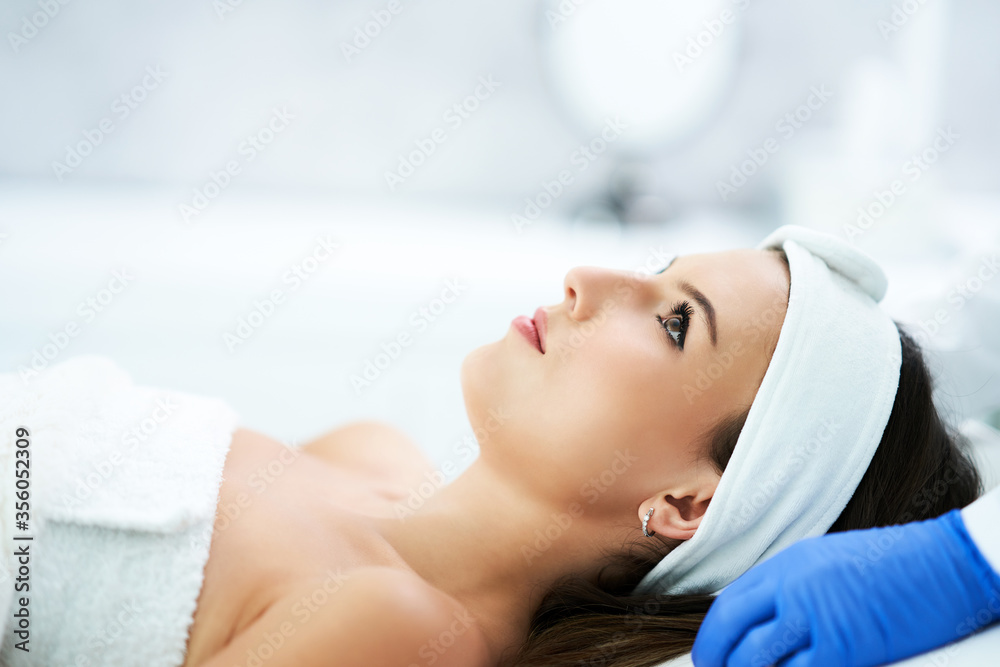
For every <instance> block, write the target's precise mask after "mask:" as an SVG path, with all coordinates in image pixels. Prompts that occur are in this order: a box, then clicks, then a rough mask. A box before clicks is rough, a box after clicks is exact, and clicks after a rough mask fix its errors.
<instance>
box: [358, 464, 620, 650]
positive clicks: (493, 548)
mask: <svg viewBox="0 0 1000 667" xmlns="http://www.w3.org/2000/svg"><path fill="white" fill-rule="evenodd" d="M586 507H588V505H587V504H586V503H583V502H578V503H576V504H575V505H573V506H572V507H571V503H570V502H567V503H566V504H565V506H556V505H555V504H554V503H553V501H550V500H545V499H541V498H536V497H532V495H531V494H529V493H526V492H525V491H524V490H522V489H520V488H518V487H517V485H516V484H513V483H511V482H510V480H507V479H505V478H503V477H502V476H501V475H499V474H498V473H497V472H496V471H495V470H493V469H491V468H490V466H489V465H487V464H485V463H483V460H482V458H480V459H478V460H477V461H476V462H475V463H473V464H472V466H471V467H470V468H469V469H468V470H466V471H465V472H464V473H463V474H462V475H461V476H460V477H458V478H457V479H455V480H454V481H453V482H451V483H450V484H448V485H446V486H444V487H442V488H441V489H439V490H438V491H437V492H436V493H435V494H434V495H432V496H431V497H430V498H428V499H427V500H426V501H425V502H424V504H423V506H421V507H420V508H419V509H417V510H415V511H414V512H413V514H411V515H408V516H406V517H403V518H402V519H399V518H386V519H379V520H377V522H376V523H377V526H378V530H379V532H380V533H381V535H382V536H383V537H384V538H385V539H386V541H388V542H389V544H390V545H391V546H392V547H393V548H394V549H395V550H396V552H397V553H399V555H400V556H401V557H402V558H403V560H405V561H406V562H407V563H408V564H409V566H410V567H411V568H413V570H414V571H415V572H416V573H417V574H419V575H420V576H421V577H422V578H424V579H425V580H426V581H427V582H428V583H430V584H431V585H433V586H434V587H436V588H438V589H439V590H441V591H443V592H445V593H447V594H449V595H451V596H452V597H453V598H455V599H456V600H458V601H459V602H460V603H462V604H463V605H465V606H466V607H467V608H468V609H469V610H470V612H471V613H473V614H474V615H477V617H478V618H479V619H480V620H481V621H482V622H483V624H484V629H485V630H487V631H489V626H490V625H492V626H493V628H502V630H495V633H502V634H505V635H506V636H507V638H508V639H509V640H511V641H513V640H514V637H517V636H520V637H522V638H523V634H524V633H526V632H527V629H528V624H529V621H530V615H531V613H532V612H533V611H534V610H535V608H536V607H537V606H538V604H539V603H540V602H541V599H542V597H544V595H545V593H546V592H547V591H548V590H549V589H550V588H551V586H552V585H553V583H554V582H555V581H556V580H557V579H558V578H559V577H561V576H565V575H567V574H575V575H580V576H583V577H586V578H589V579H591V580H592V579H593V578H594V577H595V576H596V573H597V571H598V569H599V568H600V565H601V563H600V560H601V559H602V557H603V556H604V555H605V554H606V551H604V550H602V548H608V549H617V548H620V546H621V543H622V539H623V538H624V535H625V534H626V532H623V531H621V530H620V529H619V530H617V531H615V530H609V529H608V528H607V525H606V524H607V522H604V525H598V522H597V521H596V520H595V519H594V518H592V517H589V516H588V514H587V512H586V511H585V508H586ZM616 540H617V541H616ZM477 612H478V613H477ZM494 619H495V620H494Z"/></svg>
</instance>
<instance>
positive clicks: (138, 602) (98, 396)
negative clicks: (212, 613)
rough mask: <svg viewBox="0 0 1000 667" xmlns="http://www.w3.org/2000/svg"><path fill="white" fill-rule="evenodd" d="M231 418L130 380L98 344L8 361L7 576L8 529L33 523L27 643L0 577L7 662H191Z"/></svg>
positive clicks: (0, 398)
mask: <svg viewBox="0 0 1000 667" xmlns="http://www.w3.org/2000/svg"><path fill="white" fill-rule="evenodd" d="M237 420H238V416H237V414H236V413H235V412H234V411H233V410H232V408H231V407H229V406H228V404H226V403H225V402H224V401H222V400H219V399H214V398H206V397H202V396H196V395H192V394H186V393H182V392H174V391H167V390H160V389H155V388H150V387H141V386H136V385H135V384H133V383H132V381H131V379H130V378H129V376H128V374H127V373H125V372H124V371H123V370H122V369H121V368H119V367H118V366H117V365H116V364H114V362H112V361H110V360H109V359H106V358H104V357H99V356H79V357H75V358H72V359H69V360H68V361H65V362H63V363H60V364H57V365H54V366H52V367H50V368H49V369H47V370H46V371H44V372H42V373H41V374H40V375H39V376H38V377H35V378H32V379H30V380H29V381H27V382H25V381H23V380H22V379H21V378H20V377H19V376H18V375H17V374H15V373H8V374H4V375H0V475H2V477H0V499H2V502H0V528H2V532H0V539H2V540H3V545H4V546H3V555H4V558H3V559H0V560H2V563H0V564H2V566H3V567H2V568H0V579H2V578H4V577H8V578H9V577H11V576H12V575H13V572H14V566H15V565H16V564H15V563H14V562H13V561H12V559H11V552H12V547H11V546H10V545H12V544H14V540H13V537H14V536H15V535H33V536H34V540H33V541H32V542H31V543H30V544H31V550H32V556H31V595H30V602H29V609H30V613H31V641H30V648H31V652H30V653H23V652H22V651H19V650H17V649H16V648H14V647H13V646H12V644H13V643H14V642H13V641H12V640H13V636H12V630H13V628H11V627H10V625H11V612H12V607H14V606H15V605H16V604H17V600H16V599H12V597H13V596H12V595H11V594H12V592H13V587H12V586H11V585H10V583H9V582H4V583H0V591H2V593H0V611H2V612H3V618H4V619H5V621H6V622H7V626H8V627H6V628H0V629H2V630H3V633H4V635H3V636H4V639H3V646H2V650H0V664H3V665H19V664H52V665H55V664H66V665H70V664H74V665H75V664H77V660H78V659H80V656H85V657H86V658H87V659H88V660H89V661H90V662H89V664H92V665H98V664H100V665H157V666H163V667H175V666H176V665H179V664H181V663H182V662H183V660H184V646H185V643H186V641H187V634H188V629H189V626H190V623H191V621H192V618H193V613H194V610H195V604H196V601H197V597H198V594H199V592H200V590H201V584H202V579H203V573H204V564H205V562H206V561H207V558H208V549H209V545H210V536H211V527H212V524H213V523H214V520H215V510H216V503H217V499H218V493H219V487H220V484H221V481H222V469H223V465H224V463H225V458H226V454H227V452H228V451H229V445H230V442H231V438H232V432H233V431H234V430H235V428H236V425H237ZM18 427H25V428H27V429H28V431H29V432H30V436H29V441H30V448H29V449H30V453H31V468H30V470H31V478H30V479H31V500H30V502H31V515H30V521H29V529H28V530H27V531H21V530H18V528H17V526H16V525H15V524H14V509H13V508H14V505H13V503H14V502H15V497H14V492H15V491H16V489H15V487H14V457H15V454H14V452H15V450H16V447H15V440H16V435H15V431H16V429H17V428H18ZM18 544H23V543H18ZM18 595H20V594H18ZM2 624H3V622H0V625H2ZM29 661H30V662H29ZM39 661H41V662H39Z"/></svg>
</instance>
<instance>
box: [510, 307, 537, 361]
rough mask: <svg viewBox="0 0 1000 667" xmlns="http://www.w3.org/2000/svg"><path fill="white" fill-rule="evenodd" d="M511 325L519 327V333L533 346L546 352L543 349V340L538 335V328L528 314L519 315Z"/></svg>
mask: <svg viewBox="0 0 1000 667" xmlns="http://www.w3.org/2000/svg"><path fill="white" fill-rule="evenodd" d="M511 326H513V327H514V328H515V329H517V331H518V333H520V334H521V335H522V336H524V337H525V338H526V339H528V342H529V343H531V345H532V347H534V348H535V349H536V350H538V351H539V352H540V353H542V354H545V352H544V351H543V350H542V342H541V340H540V339H539V337H538V329H536V328H535V322H534V321H533V320H532V319H531V318H529V317H528V316H527V315H518V316H517V317H515V318H514V321H513V322H511Z"/></svg>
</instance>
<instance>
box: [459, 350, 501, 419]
mask: <svg viewBox="0 0 1000 667" xmlns="http://www.w3.org/2000/svg"><path fill="white" fill-rule="evenodd" d="M500 344H501V341H498V342H495V343H490V344H488V345H482V346H480V347H477V348H476V349H474V350H473V351H472V352H469V353H468V354H467V355H465V359H463V360H462V366H461V369H460V371H459V378H460V381H461V384H462V399H463V400H464V401H465V413H466V415H467V416H468V418H469V423H470V424H471V425H472V428H473V430H475V429H476V428H478V427H480V426H482V424H483V423H484V422H485V421H486V420H487V419H489V417H490V409H491V408H495V407H497V406H499V405H500V404H501V403H502V402H503V388H504V387H505V386H506V380H505V377H504V368H505V365H504V363H503V360H502V359H501V358H500V355H499V354H498V352H499V351H500V347H499V346H500Z"/></svg>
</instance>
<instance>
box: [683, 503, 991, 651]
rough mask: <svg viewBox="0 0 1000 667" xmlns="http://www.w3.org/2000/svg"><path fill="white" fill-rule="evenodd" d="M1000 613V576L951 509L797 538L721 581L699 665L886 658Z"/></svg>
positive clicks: (947, 638) (938, 641)
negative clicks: (886, 524)
mask: <svg viewBox="0 0 1000 667" xmlns="http://www.w3.org/2000/svg"><path fill="white" fill-rule="evenodd" d="M997 530H1000V526H997ZM998 619H1000V576H998V574H997V573H996V572H994V571H993V569H992V568H991V567H990V565H989V563H988V562H987V561H986V559H985V558H984V557H983V555H982V554H981V553H980V551H979V549H978V548H977V547H976V545H975V543H974V542H973V541H972V539H971V538H970V537H969V533H968V532H967V531H966V529H965V524H964V523H963V522H962V517H961V514H960V513H959V510H952V511H951V512H948V513H947V514H944V515H942V516H940V517H938V518H936V519H930V520H927V521H921V522H918V523H910V524H905V525H902V526H889V527H886V528H873V529H869V530H855V531H848V532H843V533H834V534H832V535H823V536H820V537H813V538H810V539H806V540H803V541H801V542H798V543H796V544H793V545H792V546H791V547H789V548H787V549H785V550H784V551H782V552H780V553H778V554H776V555H775V556H774V557H772V558H769V559H768V560H766V561H764V562H763V563H761V564H760V565H758V566H757V567H754V568H752V569H751V570H750V571H748V572H747V573H746V574H744V575H743V576H742V577H740V578H739V579H737V580H736V581H735V582H733V584H732V585H730V586H729V587H728V588H726V589H725V590H723V591H722V593H721V594H720V595H719V597H718V598H717V599H716V601H715V602H714V603H713V604H712V607H711V609H709V612H708V615H707V616H706V617H705V621H704V623H702V626H701V630H700V631H699V632H698V638H697V640H696V641H695V644H694V650H693V651H692V656H691V657H692V659H693V660H694V664H695V665H697V667H723V666H726V667H736V666H743V665H746V666H749V667H765V666H766V665H771V664H780V665H781V666H782V667H786V666H788V667H804V666H805V665H824V666H826V665H859V666H864V665H880V664H883V663H886V662H892V661H895V660H901V659H903V658H906V657H909V656H912V655H916V654H918V653H922V652H924V651H927V650H930V649H932V648H936V647H938V646H943V645H944V644H947V643H948V642H951V641H953V640H955V639H958V638H960V637H963V636H965V635H967V634H970V633H972V632H973V631H975V630H977V629H979V628H981V627H983V626H985V625H989V624H990V623H992V622H994V621H996V620H998Z"/></svg>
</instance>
